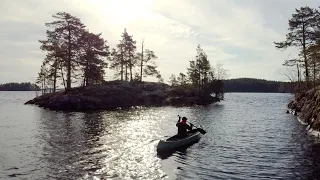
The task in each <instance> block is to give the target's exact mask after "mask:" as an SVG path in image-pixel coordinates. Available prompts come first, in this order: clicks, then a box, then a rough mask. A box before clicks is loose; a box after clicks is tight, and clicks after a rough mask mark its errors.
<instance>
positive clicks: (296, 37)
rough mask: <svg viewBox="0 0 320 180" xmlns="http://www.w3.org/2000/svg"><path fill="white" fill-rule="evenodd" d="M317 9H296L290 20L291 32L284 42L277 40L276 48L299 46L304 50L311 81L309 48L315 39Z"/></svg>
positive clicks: (304, 60) (304, 59)
mask: <svg viewBox="0 0 320 180" xmlns="http://www.w3.org/2000/svg"><path fill="white" fill-rule="evenodd" d="M315 23H316V11H315V10H314V9H312V8H310V7H301V8H300V9H296V10H295V13H294V14H292V18H291V19H290V20H289V29H288V30H289V31H290V32H289V33H288V34H287V35H286V40H285V41H283V42H275V45H276V48H278V49H286V48H287V47H290V46H295V47H299V48H300V49H301V52H302V56H303V62H304V68H305V71H306V81H307V84H308V83H309V69H308V68H309V65H308V58H307V49H308V47H309V46H310V45H311V44H313V43H314V41H315Z"/></svg>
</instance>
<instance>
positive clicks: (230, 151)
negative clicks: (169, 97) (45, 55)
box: [0, 92, 320, 179]
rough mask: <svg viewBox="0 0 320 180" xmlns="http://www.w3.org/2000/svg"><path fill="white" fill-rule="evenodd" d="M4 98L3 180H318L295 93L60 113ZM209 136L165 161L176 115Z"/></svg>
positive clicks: (20, 98) (0, 113) (19, 95)
mask: <svg viewBox="0 0 320 180" xmlns="http://www.w3.org/2000/svg"><path fill="white" fill-rule="evenodd" d="M33 97H35V92H0V179H320V144H319V140H318V138H316V137H313V136H311V135H309V134H308V133H307V132H306V131H305V128H306V127H305V126H304V125H302V124H300V123H299V122H298V121H297V119H296V117H295V116H293V115H291V114H286V113H285V111H286V104H287V103H288V102H289V100H290V99H291V98H292V95H290V94H260V93H231V94H226V95H225V101H222V102H220V103H217V104H213V105H209V106H206V107H192V108H187V107H184V108H173V107H160V108H140V109H136V110H130V111H118V112H107V111H101V112H96V113H62V112H53V111H49V110H44V109H42V108H39V107H36V106H33V105H23V103H24V102H25V101H27V100H29V99H31V98H33ZM178 114H179V115H181V116H186V117H188V121H190V122H192V123H193V124H195V125H202V126H203V127H204V129H205V130H206V131H207V133H206V134H205V135H203V136H202V138H201V139H200V141H199V142H198V143H196V144H193V145H192V146H190V147H189V148H187V149H183V150H179V151H176V152H174V153H172V154H169V155H168V156H166V157H163V156H158V155H157V153H156V150H155V147H156V144H157V143H158V141H159V139H162V138H166V137H169V136H171V135H174V134H175V133H176V131H177V129H176V127H175V123H176V121H177V115H178Z"/></svg>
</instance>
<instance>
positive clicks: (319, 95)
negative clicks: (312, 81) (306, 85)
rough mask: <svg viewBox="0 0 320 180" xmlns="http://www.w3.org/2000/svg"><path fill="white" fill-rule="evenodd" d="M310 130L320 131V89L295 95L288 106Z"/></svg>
mask: <svg viewBox="0 0 320 180" xmlns="http://www.w3.org/2000/svg"><path fill="white" fill-rule="evenodd" d="M288 108H289V109H291V110H293V111H294V112H295V113H296V115H297V116H298V117H299V119H300V121H302V122H303V123H305V124H306V125H308V129H311V130H314V131H320V87H317V88H316V89H311V90H309V91H306V92H303V93H300V94H297V95H295V99H294V100H292V101H291V102H290V103H289V104H288Z"/></svg>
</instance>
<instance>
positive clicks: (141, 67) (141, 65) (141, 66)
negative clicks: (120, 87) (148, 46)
mask: <svg viewBox="0 0 320 180" xmlns="http://www.w3.org/2000/svg"><path fill="white" fill-rule="evenodd" d="M142 69H143V41H142V45H141V64H140V81H141V82H142V76H143V74H142Z"/></svg>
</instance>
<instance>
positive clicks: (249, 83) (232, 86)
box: [224, 78, 294, 93]
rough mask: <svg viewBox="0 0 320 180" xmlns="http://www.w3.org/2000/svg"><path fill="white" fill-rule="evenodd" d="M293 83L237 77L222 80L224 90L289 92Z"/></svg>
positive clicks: (291, 90)
mask: <svg viewBox="0 0 320 180" xmlns="http://www.w3.org/2000/svg"><path fill="white" fill-rule="evenodd" d="M293 87H294V83H291V82H279V81H267V80H263V79H253V78H239V79H228V80H224V91H225V92H273V93H277V92H279V93H291V92H293Z"/></svg>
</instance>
